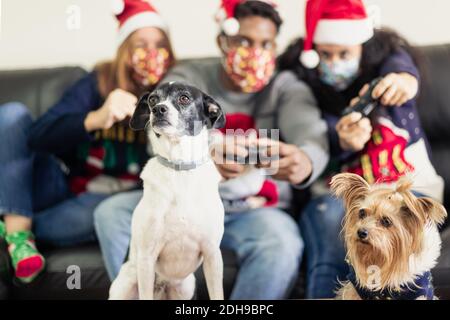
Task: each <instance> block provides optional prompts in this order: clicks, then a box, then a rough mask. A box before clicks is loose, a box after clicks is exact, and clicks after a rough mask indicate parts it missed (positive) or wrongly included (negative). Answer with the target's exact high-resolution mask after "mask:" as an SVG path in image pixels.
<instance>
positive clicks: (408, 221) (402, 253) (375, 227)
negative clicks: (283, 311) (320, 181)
mask: <svg viewBox="0 0 450 320" xmlns="http://www.w3.org/2000/svg"><path fill="white" fill-rule="evenodd" d="M411 185H412V182H411V181H410V180H409V179H408V178H402V179H400V180H399V181H398V182H397V184H396V187H395V188H388V187H385V186H381V185H372V186H370V185H369V184H368V183H367V182H366V181H365V180H364V179H363V178H361V177H360V176H359V175H356V174H352V173H342V174H338V175H336V176H334V177H333V179H332V181H331V189H332V191H333V192H334V194H335V195H336V196H337V197H339V198H342V200H343V202H344V207H345V210H346V214H345V217H344V221H343V230H342V234H343V237H344V241H345V246H346V249H347V262H348V263H349V265H350V273H349V275H348V278H347V281H345V282H343V283H342V287H341V288H340V289H339V290H338V292H337V298H338V299H343V300H360V299H362V300H374V299H382V300H389V299H396V300H414V299H427V300H432V299H437V298H436V297H435V295H434V288H433V285H432V279H431V273H430V271H431V269H432V268H433V267H434V266H435V265H436V263H437V259H438V257H439V255H440V251H441V238H440V236H439V231H438V226H439V225H440V224H442V223H443V222H444V220H445V218H446V216H447V212H446V210H445V208H444V207H443V206H442V205H441V204H439V203H438V202H436V201H435V200H433V199H431V198H425V197H424V198H422V197H420V198H418V197H416V196H415V195H414V194H413V193H412V192H411Z"/></svg>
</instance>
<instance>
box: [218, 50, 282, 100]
mask: <svg viewBox="0 0 450 320" xmlns="http://www.w3.org/2000/svg"><path fill="white" fill-rule="evenodd" d="M223 63H224V68H225V71H226V72H227V74H228V75H229V77H230V78H231V80H232V81H233V82H234V83H235V84H236V85H237V86H239V87H240V88H241V89H242V91H243V92H245V93H253V92H258V91H260V90H261V89H263V88H264V87H265V86H266V85H267V83H269V81H270V78H271V77H272V75H273V73H274V71H275V54H274V53H273V52H272V51H270V50H265V49H259V48H258V49H254V48H246V47H238V48H235V49H230V50H229V51H228V52H227V55H226V56H225V59H224V62H223Z"/></svg>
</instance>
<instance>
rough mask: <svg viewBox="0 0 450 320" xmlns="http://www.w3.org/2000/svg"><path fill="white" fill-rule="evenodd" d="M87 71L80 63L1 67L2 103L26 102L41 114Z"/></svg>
mask: <svg viewBox="0 0 450 320" xmlns="http://www.w3.org/2000/svg"><path fill="white" fill-rule="evenodd" d="M85 74H86V71H85V70H83V69H82V68H80V67H61V68H51V69H33V70H12V71H0V105H1V104H3V103H6V102H12V101H18V102H22V103H23V104H25V105H26V106H27V107H28V108H30V110H31V112H32V114H33V115H34V116H35V117H37V116H39V115H41V114H42V113H44V112H45V111H46V110H47V109H48V108H49V107H51V106H52V105H53V104H55V103H56V102H57V101H58V100H59V99H60V98H61V96H62V94H63V93H64V90H65V89H66V88H67V87H68V86H70V85H72V84H73V83H74V82H75V81H77V80H78V79H80V78H81V77H82V76H83V75H85Z"/></svg>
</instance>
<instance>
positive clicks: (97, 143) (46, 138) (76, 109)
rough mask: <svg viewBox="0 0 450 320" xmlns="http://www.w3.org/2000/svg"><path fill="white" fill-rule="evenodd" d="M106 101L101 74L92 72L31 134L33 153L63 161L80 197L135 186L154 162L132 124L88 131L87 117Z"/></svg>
mask: <svg viewBox="0 0 450 320" xmlns="http://www.w3.org/2000/svg"><path fill="white" fill-rule="evenodd" d="M103 102H104V99H103V98H102V97H101V95H100V92H99V89H98V83H97V76H96V73H95V72H91V73H89V74H87V75H86V76H85V77H83V78H82V79H80V80H79V81H78V82H76V83H75V84H74V85H73V86H72V87H70V88H69V89H68V90H66V92H65V93H64V94H63V96H62V98H61V99H60V100H59V102H57V103H56V104H55V105H54V106H53V107H52V108H50V110H48V111H47V112H46V113H45V114H44V115H43V116H42V117H41V118H40V119H38V120H37V121H36V122H35V124H34V125H33V127H32V128H31V131H30V134H29V137H30V138H29V144H30V147H31V148H32V149H33V150H35V151H37V152H44V153H50V154H53V155H55V156H56V157H57V158H59V159H61V160H62V162H63V163H64V164H65V166H66V167H67V168H68V172H67V173H68V182H69V184H70V188H71V190H72V192H73V193H75V194H78V193H82V192H85V191H89V192H96V193H97V192H98V193H113V192H118V191H123V190H127V189H132V188H135V187H137V186H138V185H139V181H140V180H139V173H140V171H141V169H142V167H143V165H144V164H145V162H146V161H147V160H148V158H149V155H148V152H147V139H146V136H145V133H144V132H134V131H132V130H131V129H130V128H129V126H128V121H127V120H125V121H124V122H120V123H116V124H115V125H114V126H113V127H112V128H110V129H108V130H98V131H95V132H91V133H88V132H87V131H86V130H85V127H84V120H85V118H86V116H87V114H88V113H89V112H91V111H93V110H96V109H98V108H99V107H101V106H102V105H103Z"/></svg>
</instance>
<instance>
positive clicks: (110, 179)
mask: <svg viewBox="0 0 450 320" xmlns="http://www.w3.org/2000/svg"><path fill="white" fill-rule="evenodd" d="M108 9H109V8H108ZM108 11H109V10H108ZM113 12H114V13H115V14H116V17H117V19H118V21H119V29H118V38H117V45H118V50H117V55H116V58H115V59H114V60H112V61H110V62H106V63H102V64H99V65H98V66H97V67H96V68H95V69H94V70H93V71H92V72H90V73H89V74H87V75H86V76H84V77H82V78H81V79H80V80H79V81H77V82H76V83H75V84H73V85H72V86H71V87H70V88H69V89H68V90H67V91H66V92H65V93H64V94H63V96H62V98H61V99H60V100H59V101H58V102H57V103H56V104H55V105H54V106H53V107H51V108H50V110H49V111H47V112H46V113H45V114H44V115H43V116H42V117H41V118H39V119H38V120H37V121H36V122H35V123H33V122H32V118H31V115H30V114H29V111H28V109H27V107H26V106H23V105H20V104H17V103H11V104H7V105H3V106H0V134H1V136H2V142H3V143H2V144H1V146H0V154H1V161H0V163H1V164H0V171H1V172H2V174H1V175H0V176H1V177H0V216H1V217H2V218H3V221H2V220H0V237H5V239H6V243H7V244H8V251H9V254H10V257H11V262H12V266H13V268H14V270H15V276H16V278H18V279H19V280H20V281H22V282H25V283H29V282H31V281H33V280H34V279H35V278H36V277H37V276H38V275H39V274H40V272H41V271H42V270H43V269H44V267H45V260H44V257H43V256H42V255H41V254H40V253H39V251H38V250H37V248H36V245H35V239H36V240H37V241H40V242H42V243H48V244H51V245H56V246H69V245H75V244H80V243H84V242H89V241H94V240H95V239H96V235H95V230H94V224H93V211H94V208H95V207H96V206H97V205H98V204H99V203H100V202H101V201H102V200H104V199H106V198H107V197H109V196H110V195H111V194H112V193H116V192H119V191H121V190H128V189H130V188H135V187H136V186H138V185H139V171H140V170H141V168H142V166H143V165H144V164H145V162H146V161H147V159H148V154H147V145H146V137H145V135H144V134H142V135H141V136H140V135H137V134H136V133H134V132H133V131H131V130H130V129H129V127H128V120H127V117H128V116H131V115H132V113H133V111H134V108H135V103H136V102H137V101H138V97H139V95H140V94H141V93H143V92H144V91H146V90H150V89H151V88H153V87H154V86H156V84H157V83H158V82H159V80H160V79H161V78H162V77H163V76H164V74H165V73H166V72H167V70H168V69H169V67H170V66H171V65H172V64H173V61H174V55H173V53H172V50H171V46H170V42H169V39H168V34H167V29H166V25H165V23H164V21H163V19H162V18H161V16H160V15H159V14H158V13H157V12H156V11H155V9H154V8H153V7H152V6H151V5H150V4H149V3H148V2H145V1H139V0H124V1H114V3H113ZM56 158H58V159H59V160H61V161H62V162H63V163H64V165H65V169H63V167H62V165H61V163H60V161H59V160H56ZM4 173H8V174H4Z"/></svg>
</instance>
